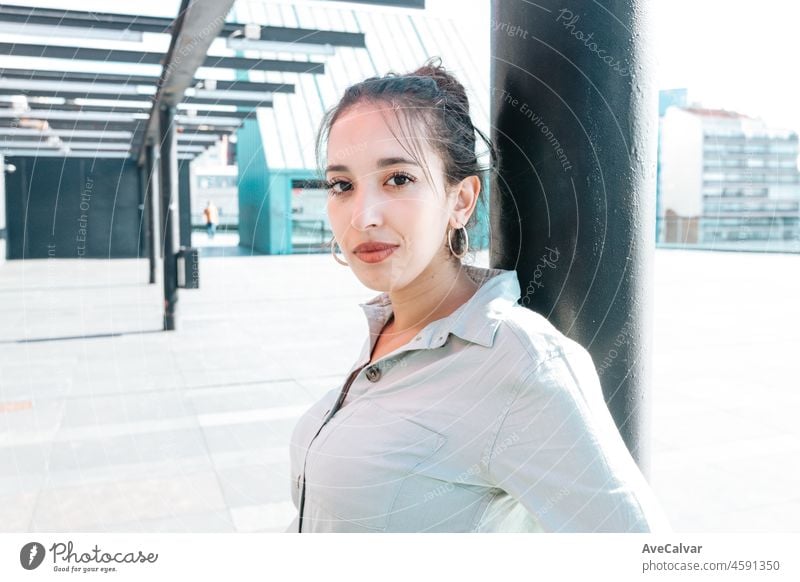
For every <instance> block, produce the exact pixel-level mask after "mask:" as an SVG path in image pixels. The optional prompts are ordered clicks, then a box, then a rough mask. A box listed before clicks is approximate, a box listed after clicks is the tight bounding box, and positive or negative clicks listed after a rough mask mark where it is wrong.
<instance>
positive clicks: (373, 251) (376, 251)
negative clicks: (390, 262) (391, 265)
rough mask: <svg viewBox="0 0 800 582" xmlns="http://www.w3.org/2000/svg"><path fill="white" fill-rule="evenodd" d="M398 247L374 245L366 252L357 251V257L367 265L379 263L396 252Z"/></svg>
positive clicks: (367, 248)
mask: <svg viewBox="0 0 800 582" xmlns="http://www.w3.org/2000/svg"><path fill="white" fill-rule="evenodd" d="M397 246H398V245H372V246H369V247H365V249H364V250H360V251H355V253H354V254H355V255H356V256H357V257H358V258H359V259H361V260H362V261H364V262H365V263H379V262H381V261H382V260H384V259H385V258H387V257H388V256H389V255H391V254H392V253H393V252H394V251H395V250H397Z"/></svg>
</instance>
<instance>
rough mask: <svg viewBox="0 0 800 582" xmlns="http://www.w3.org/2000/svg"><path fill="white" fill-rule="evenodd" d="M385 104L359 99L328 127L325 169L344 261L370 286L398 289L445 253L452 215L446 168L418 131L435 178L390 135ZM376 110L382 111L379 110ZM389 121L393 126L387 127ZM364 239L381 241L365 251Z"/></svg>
mask: <svg viewBox="0 0 800 582" xmlns="http://www.w3.org/2000/svg"><path fill="white" fill-rule="evenodd" d="M388 107H389V106H388V105H383V104H373V103H360V104H357V105H355V106H353V107H351V108H349V109H347V110H346V111H345V112H344V114H343V115H342V116H341V117H339V119H337V120H336V122H335V123H334V124H333V126H332V127H331V131H330V135H329V139H328V151H327V168H326V172H325V176H326V179H327V181H328V184H329V185H331V190H330V191H329V193H328V205H327V209H328V218H329V221H330V224H331V227H332V229H333V234H334V236H335V238H336V241H337V242H338V244H339V246H340V247H341V249H342V254H343V255H344V258H345V260H346V261H347V262H348V263H349V264H350V268H351V269H352V270H353V272H354V273H355V275H356V277H358V279H359V280H360V281H361V282H362V283H363V284H364V285H366V286H367V287H369V288H370V289H374V290H377V291H390V290H395V289H400V288H402V287H404V286H406V285H407V284H408V283H410V282H411V281H413V280H414V279H416V278H417V277H418V276H419V275H420V274H421V273H422V272H423V270H425V269H426V268H427V267H428V266H429V265H431V262H432V260H433V259H434V257H435V256H436V255H437V253H442V254H441V259H442V260H444V259H446V255H445V254H444V253H443V251H444V249H443V241H444V236H445V230H446V228H447V225H448V221H449V220H450V216H451V214H452V206H453V204H454V202H453V201H452V200H446V197H445V181H444V168H443V164H442V160H441V159H440V158H439V155H438V154H437V153H436V152H435V151H433V150H432V149H431V148H430V146H429V145H428V143H427V140H425V139H421V138H423V137H424V136H422V135H413V136H410V137H411V139H413V140H414V141H415V142H416V143H417V144H418V145H417V148H415V149H417V150H421V151H422V152H423V159H424V162H425V163H426V164H427V167H428V169H429V171H430V178H431V179H432V180H433V184H431V183H429V181H428V179H426V174H425V172H424V171H423V169H422V168H421V167H420V166H419V165H417V163H416V162H414V160H413V159H412V158H411V156H409V154H408V153H407V152H406V151H405V149H404V148H403V146H402V145H401V144H400V143H399V142H398V141H397V138H395V137H394V135H392V131H394V133H395V134H397V135H398V136H400V139H407V138H404V137H403V133H402V131H401V129H400V126H399V125H398V122H397V118H396V115H395V114H394V113H393V112H392V111H391V109H388ZM381 109H384V111H383V115H382V114H381ZM387 124H390V125H391V128H392V129H391V130H390V128H389V126H387ZM364 243H386V244H387V245H390V248H389V249H387V250H378V251H373V252H368V251H366V250H361V249H359V248H358V247H359V245H363V244H364Z"/></svg>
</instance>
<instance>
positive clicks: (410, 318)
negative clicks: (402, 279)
mask: <svg viewBox="0 0 800 582" xmlns="http://www.w3.org/2000/svg"><path fill="white" fill-rule="evenodd" d="M478 287H479V285H478V284H477V283H475V282H474V281H473V280H472V279H471V278H470V276H469V275H467V272H466V270H465V269H464V268H463V267H461V266H459V265H453V266H452V268H450V267H448V268H441V267H439V268H436V269H430V268H429V269H426V270H425V271H423V272H422V273H421V274H420V275H419V277H417V278H416V279H415V280H414V281H412V282H411V283H409V284H408V285H406V286H405V287H403V288H402V289H399V290H397V291H390V292H389V298H390V300H391V302H392V311H393V321H391V322H390V324H391V325H390V330H387V331H389V334H390V335H395V334H403V333H416V332H418V331H420V330H422V329H423V328H424V327H425V326H427V325H428V324H429V323H431V322H432V321H436V320H437V319H442V318H444V317H447V316H448V315H450V314H451V313H453V312H454V311H455V310H456V309H458V308H459V307H460V306H461V305H463V304H464V303H465V302H466V301H468V300H469V299H470V297H472V296H473V295H474V294H475V292H476V291H477V290H478Z"/></svg>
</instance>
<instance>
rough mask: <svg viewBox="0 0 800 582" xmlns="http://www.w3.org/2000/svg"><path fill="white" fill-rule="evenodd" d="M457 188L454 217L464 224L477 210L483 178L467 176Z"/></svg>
mask: <svg viewBox="0 0 800 582" xmlns="http://www.w3.org/2000/svg"><path fill="white" fill-rule="evenodd" d="M454 189H455V190H456V200H455V206H454V207H453V218H455V220H456V221H457V222H458V224H460V225H461V226H464V225H465V224H467V221H468V220H469V219H470V217H471V216H472V213H473V212H474V211H475V205H476V204H477V203H478V195H479V194H480V192H481V180H480V178H479V177H478V176H467V177H466V178H464V179H463V180H461V182H459V183H458V185H456V186H455V188H454Z"/></svg>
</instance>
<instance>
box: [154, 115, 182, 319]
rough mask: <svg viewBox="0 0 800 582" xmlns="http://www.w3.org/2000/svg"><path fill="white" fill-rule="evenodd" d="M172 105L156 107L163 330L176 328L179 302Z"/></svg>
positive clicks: (175, 170)
mask: <svg viewBox="0 0 800 582" xmlns="http://www.w3.org/2000/svg"><path fill="white" fill-rule="evenodd" d="M174 119H175V106H171V105H165V106H161V108H160V109H159V120H158V123H159V134H160V141H159V146H160V149H161V160H160V164H159V168H160V176H161V180H160V185H161V188H160V191H161V221H160V222H161V225H162V227H163V232H164V237H163V242H164V251H163V255H164V329H165V330H173V329H175V311H176V309H177V303H178V261H177V258H176V252H177V250H178V249H177V246H176V245H177V243H178V212H177V205H178V147H177V138H176V136H175V121H174Z"/></svg>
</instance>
